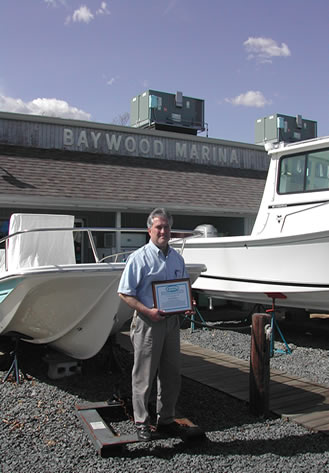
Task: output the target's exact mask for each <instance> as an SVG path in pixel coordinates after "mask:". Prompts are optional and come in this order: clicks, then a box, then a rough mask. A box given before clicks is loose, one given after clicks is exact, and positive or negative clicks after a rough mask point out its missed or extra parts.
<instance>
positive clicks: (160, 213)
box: [147, 208, 173, 228]
mask: <svg viewBox="0 0 329 473" xmlns="http://www.w3.org/2000/svg"><path fill="white" fill-rule="evenodd" d="M155 217H163V218H165V219H167V220H168V223H169V226H170V228H171V227H172V225H173V218H172V215H171V214H170V213H169V212H168V210H166V209H163V208H157V209H154V210H152V212H151V213H150V215H149V216H148V217H147V228H151V227H152V225H153V220H154V219H155Z"/></svg>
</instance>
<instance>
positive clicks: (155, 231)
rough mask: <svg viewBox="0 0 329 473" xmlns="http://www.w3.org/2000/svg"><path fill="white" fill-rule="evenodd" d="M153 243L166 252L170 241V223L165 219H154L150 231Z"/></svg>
mask: <svg viewBox="0 0 329 473" xmlns="http://www.w3.org/2000/svg"><path fill="white" fill-rule="evenodd" d="M148 232H149V235H150V238H151V241H152V243H154V244H155V245H156V246H157V247H158V248H160V249H161V250H164V249H166V248H167V245H168V241H169V240H170V226H169V222H168V220H167V219H166V218H164V217H154V219H153V224H152V227H151V228H149V229H148Z"/></svg>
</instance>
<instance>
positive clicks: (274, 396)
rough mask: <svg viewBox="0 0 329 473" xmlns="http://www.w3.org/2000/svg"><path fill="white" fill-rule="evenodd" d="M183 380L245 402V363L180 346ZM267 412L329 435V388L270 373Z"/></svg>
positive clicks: (286, 375) (226, 356)
mask: <svg viewBox="0 0 329 473" xmlns="http://www.w3.org/2000/svg"><path fill="white" fill-rule="evenodd" d="M181 351H182V361H183V370H182V374H183V376H186V377H187V378H190V379H193V380H194V381H198V382H199V383H202V384H205V385H207V386H210V387H212V388H214V389H218V390H219V391H221V392H224V393H226V394H229V395H230V396H233V397H235V398H237V399H241V400H242V401H247V402H248V401H249V362H248V361H244V360H240V359H238V358H234V357H233V356H230V355H226V354H225V353H218V352H215V351H212V350H207V349H204V348H201V347H198V346H195V345H192V344H190V343H186V342H182V345H181ZM270 411H271V412H273V413H275V414H277V415H279V416H281V417H283V418H286V419H289V420H291V421H293V422H296V423H297V424H301V425H303V426H304V427H306V428H308V429H311V430H315V431H317V432H322V433H325V434H327V435H329V388H328V387H324V386H320V385H319V384H315V383H312V382H311V381H309V380H307V379H305V378H298V377H296V376H291V375H288V374H285V373H282V372H281V371H278V370H274V369H271V378H270Z"/></svg>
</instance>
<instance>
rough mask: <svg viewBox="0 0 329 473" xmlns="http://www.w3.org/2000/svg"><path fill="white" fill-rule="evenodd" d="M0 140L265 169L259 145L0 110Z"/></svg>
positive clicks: (117, 154)
mask: <svg viewBox="0 0 329 473" xmlns="http://www.w3.org/2000/svg"><path fill="white" fill-rule="evenodd" d="M0 143H4V144H12V145H19V146H31V147H36V148H43V149H62V150H69V151H80V152H83V151H85V152H88V153H102V154H105V155H109V156H111V155H112V156H132V157H141V158H150V159H165V160H172V161H181V162H186V163H195V164H201V165H208V166H209V165H210V166H219V167H230V168H241V169H254V170H264V171H267V169H268V163H269V159H268V157H267V153H266V152H265V151H264V149H263V147H261V146H257V145H252V144H250V145H248V144H244V143H238V142H232V141H224V140H218V139H214V138H205V137H199V136H194V135H193V136H192V135H191V136H190V135H179V134H178V133H168V132H158V133H157V132H156V131H154V130H152V131H150V130H144V129H143V130H141V129H136V128H131V129H130V128H128V127H119V126H115V125H104V124H98V123H89V122H79V121H75V120H63V119H58V118H50V117H39V116H31V115H19V114H10V113H6V112H0Z"/></svg>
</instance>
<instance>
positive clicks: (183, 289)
mask: <svg viewBox="0 0 329 473" xmlns="http://www.w3.org/2000/svg"><path fill="white" fill-rule="evenodd" d="M152 291H153V301H154V307H156V308H157V309H159V310H160V311H162V312H165V314H166V315H167V314H168V315H170V314H180V313H184V312H186V311H192V310H193V302H192V289H191V282H190V279H189V278H183V279H171V280H167V281H153V282H152Z"/></svg>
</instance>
